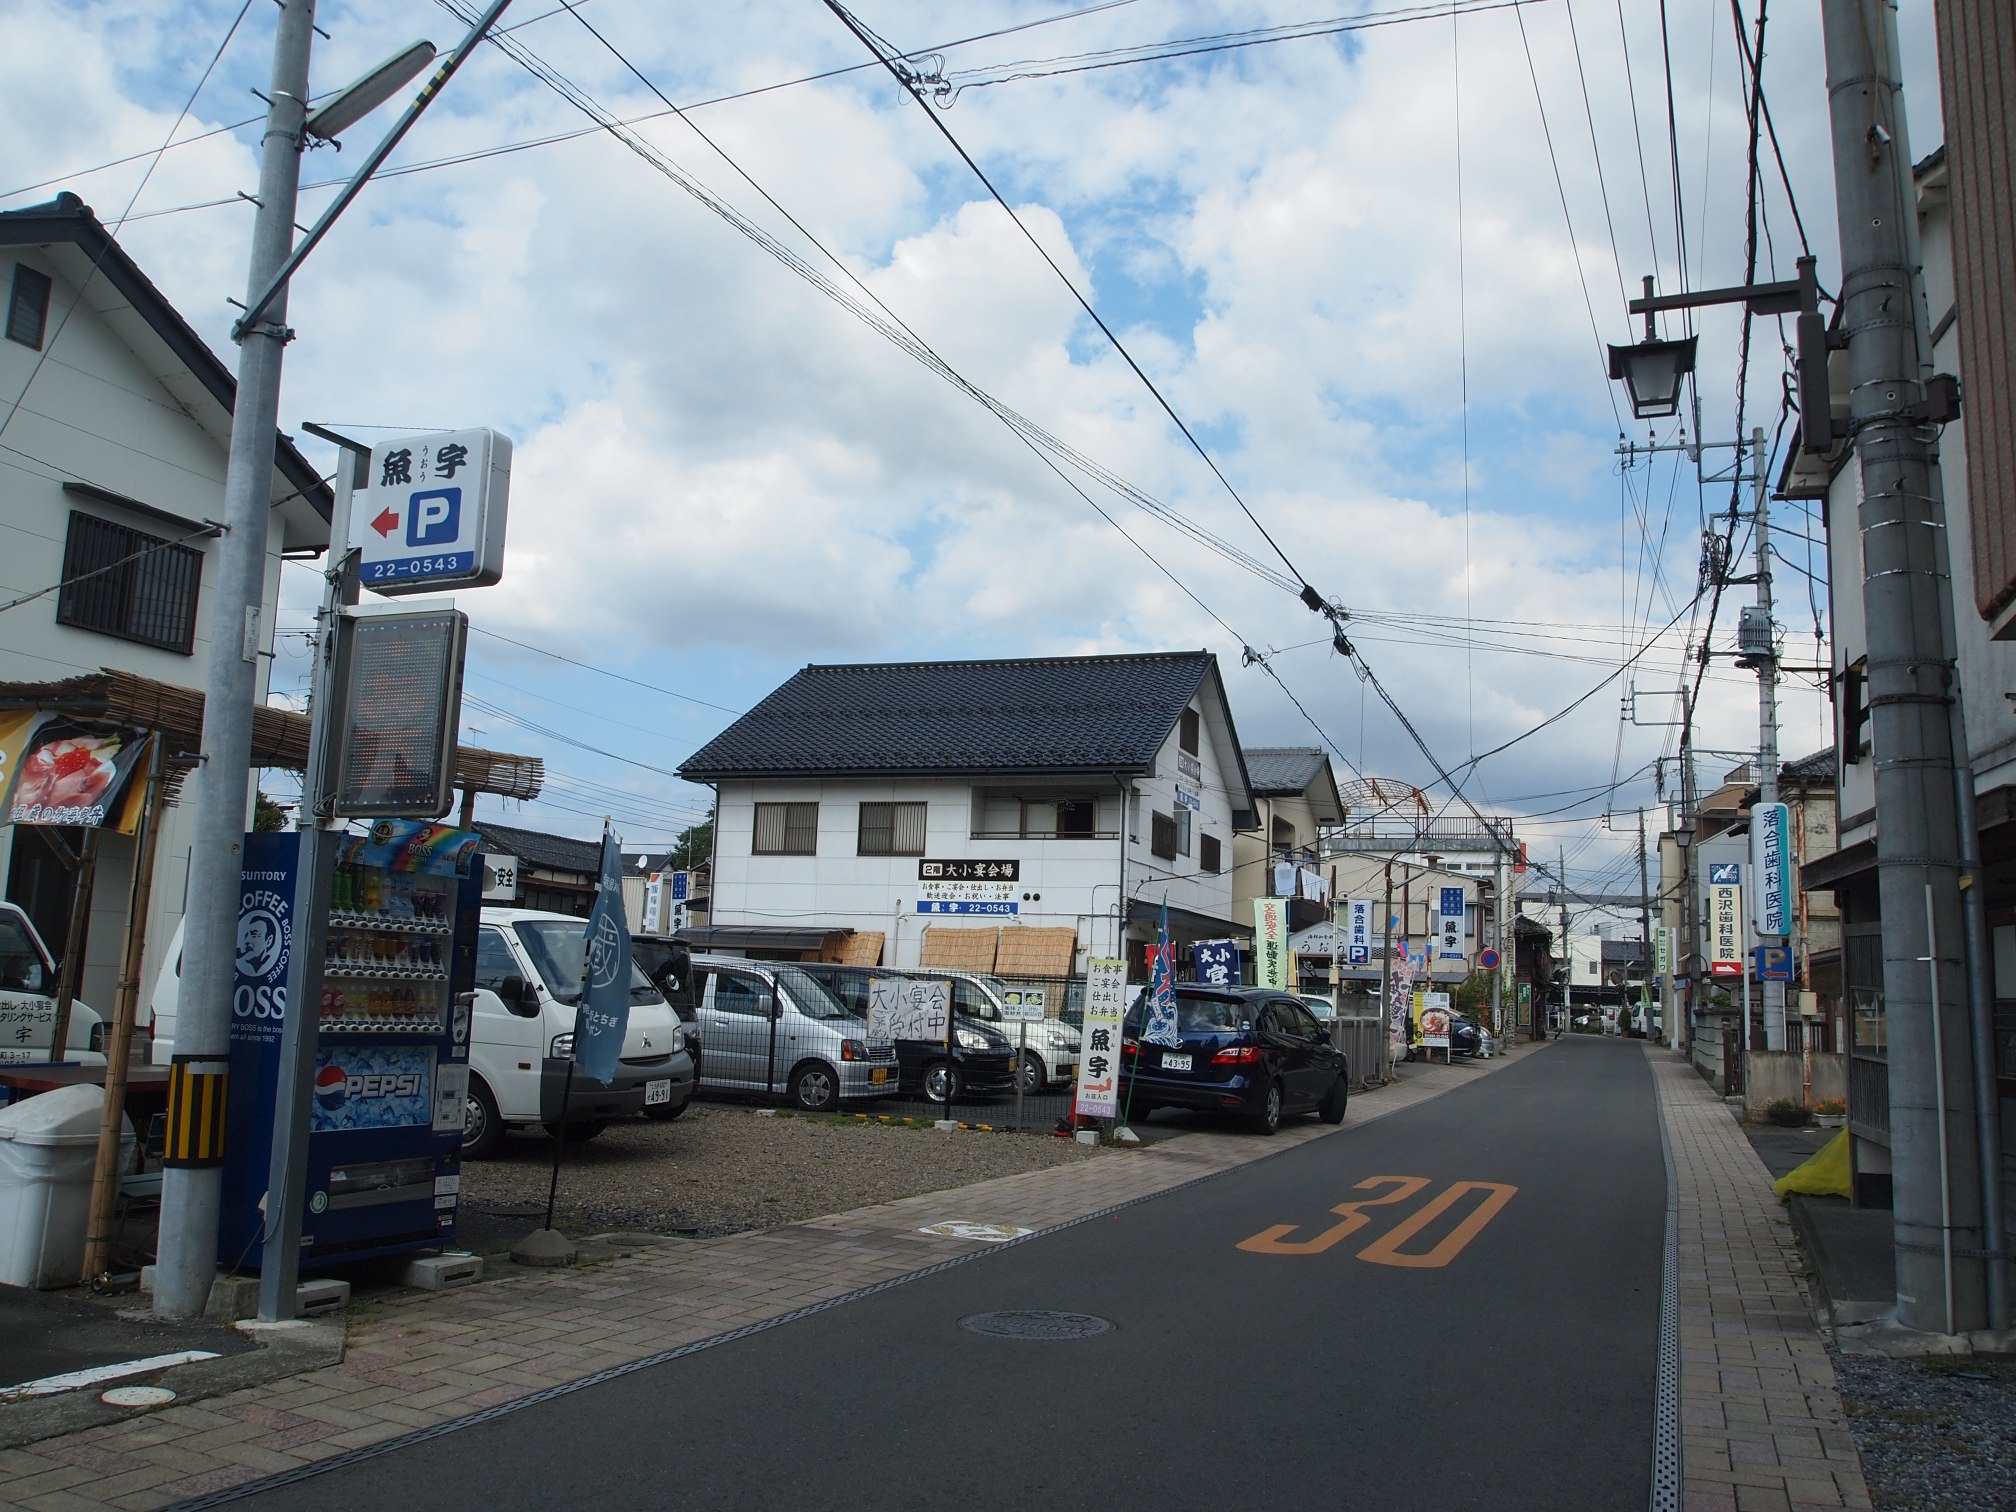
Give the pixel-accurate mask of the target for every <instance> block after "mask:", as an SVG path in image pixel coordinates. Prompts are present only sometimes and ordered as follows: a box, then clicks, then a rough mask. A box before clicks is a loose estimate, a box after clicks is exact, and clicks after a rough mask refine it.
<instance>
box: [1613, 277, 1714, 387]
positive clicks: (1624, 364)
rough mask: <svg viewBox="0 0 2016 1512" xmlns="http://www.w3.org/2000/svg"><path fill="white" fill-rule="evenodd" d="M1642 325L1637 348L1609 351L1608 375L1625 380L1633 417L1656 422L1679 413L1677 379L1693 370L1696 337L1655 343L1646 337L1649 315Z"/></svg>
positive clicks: (1616, 348) (1618, 347) (1649, 322)
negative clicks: (1641, 333) (1643, 333)
mask: <svg viewBox="0 0 2016 1512" xmlns="http://www.w3.org/2000/svg"><path fill="white" fill-rule="evenodd" d="M1647 281H1648V282H1649V281H1650V280H1647ZM1645 324H1646V326H1647V328H1648V334H1647V336H1646V339H1645V340H1643V341H1641V342H1639V343H1638V344H1637V345H1636V346H1628V347H1620V346H1613V347H1611V348H1610V376H1611V377H1612V378H1621V379H1623V380H1624V388H1625V390H1626V392H1628V393H1629V394H1630V396H1631V413H1632V415H1633V416H1634V417H1635V418H1637V419H1639V420H1656V419H1659V418H1660V417H1662V416H1665V415H1677V414H1679V413H1680V380H1681V379H1683V378H1685V377H1686V376H1687V375H1688V374H1689V373H1691V372H1693V371H1694V341H1695V338H1694V337H1692V336H1689V337H1686V338H1685V339H1683V340H1680V341H1658V340H1655V339H1653V337H1652V336H1651V335H1650V334H1649V328H1650V326H1651V324H1652V317H1651V316H1650V315H1647V316H1646V317H1645Z"/></svg>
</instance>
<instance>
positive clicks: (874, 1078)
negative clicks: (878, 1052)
mask: <svg viewBox="0 0 2016 1512" xmlns="http://www.w3.org/2000/svg"><path fill="white" fill-rule="evenodd" d="M888 1084H889V1068H888V1067H887V1066H877V1067H875V1068H874V1069H873V1070H871V1071H870V1072H869V1073H868V1085H869V1086H871V1087H885V1086H887V1085H888Z"/></svg>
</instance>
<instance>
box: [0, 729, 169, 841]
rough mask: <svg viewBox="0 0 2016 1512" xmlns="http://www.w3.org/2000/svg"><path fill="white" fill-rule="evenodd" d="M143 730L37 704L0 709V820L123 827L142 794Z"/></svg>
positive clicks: (136, 814)
mask: <svg viewBox="0 0 2016 1512" xmlns="http://www.w3.org/2000/svg"><path fill="white" fill-rule="evenodd" d="M146 768H147V735H146V732H145V731H142V730H128V729H123V728H121V727H120V726H118V725H108V724H98V723H94V722H93V721H90V720H82V719H72V718H71V717H70V716H69V715H67V714H52V713H49V712H47V711H45V710H41V709H10V710H0V824H62V825H75V826H80V827H82V828H86V829H110V830H117V831H118V832H119V833H120V834H122V835H130V834H132V833H133V832H134V831H135V830H136V829H138V828H139V825H140V809H141V807H142V805H143V804H144V803H145V802H146V792H147V783H146V780H145V779H146Z"/></svg>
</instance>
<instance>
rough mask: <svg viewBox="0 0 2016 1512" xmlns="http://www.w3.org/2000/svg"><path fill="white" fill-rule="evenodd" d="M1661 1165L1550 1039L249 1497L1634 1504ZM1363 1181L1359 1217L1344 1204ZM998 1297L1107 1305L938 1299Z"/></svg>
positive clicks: (1576, 1046) (1519, 1510)
mask: <svg viewBox="0 0 2016 1512" xmlns="http://www.w3.org/2000/svg"><path fill="white" fill-rule="evenodd" d="M1401 1178H1407V1179H1404V1180H1403V1179H1401ZM1464 1183H1474V1184H1476V1185H1467V1186H1466V1185H1462V1184H1464ZM1665 1197H1666V1193H1665V1168H1664V1163H1663V1158H1662V1155H1661V1149H1660V1139H1659V1128H1658V1121H1657V1112H1656V1104H1655V1101H1654V1093H1653V1087H1652V1080H1651V1076H1650V1072H1649V1069H1648V1067H1647V1065H1646V1062H1645V1060H1644V1057H1643V1052H1642V1050H1641V1048H1640V1047H1639V1046H1638V1045H1637V1044H1636V1043H1633V1042H1626V1041H1617V1040H1596V1039H1584V1038H1574V1039H1569V1040H1566V1041H1563V1042H1562V1043H1560V1044H1559V1045H1557V1046H1556V1047H1555V1048H1554V1049H1552V1050H1550V1051H1549V1052H1548V1053H1546V1054H1544V1055H1536V1056H1533V1057H1531V1058H1529V1059H1527V1060H1525V1061H1523V1062H1522V1063H1520V1064H1519V1065H1516V1066H1512V1067H1508V1068H1506V1069H1504V1070H1502V1071H1500V1072H1498V1073H1496V1074H1493V1075H1490V1076H1485V1077H1480V1078H1479V1080H1478V1082H1477V1084H1476V1085H1475V1086H1472V1087H1467V1088H1463V1089H1460V1090H1458V1091H1456V1092H1454V1093H1452V1094H1450V1095H1448V1096H1445V1097H1441V1098H1437V1099H1435V1100H1434V1101H1432V1102H1429V1103H1426V1104H1423V1105H1422V1106H1420V1107H1418V1108H1414V1109H1411V1110H1408V1111H1406V1112H1403V1113H1398V1114H1394V1115H1392V1116H1389V1117H1386V1118H1383V1119H1381V1120H1379V1121H1377V1122H1376V1123H1372V1124H1368V1125H1366V1126H1364V1127H1363V1128H1358V1129H1354V1128H1352V1127H1351V1126H1350V1124H1349V1123H1348V1122H1347V1124H1346V1127H1345V1129H1344V1131H1343V1132H1342V1133H1341V1134H1339V1135H1337V1136H1335V1137H1331V1138H1326V1139H1322V1140H1318V1141H1315V1142H1313V1143H1311V1144H1307V1145H1303V1146H1300V1147H1298V1148H1294V1149H1290V1150H1286V1151H1284V1152H1283V1153H1282V1154H1281V1155H1279V1156H1278V1157H1275V1158H1271V1159H1268V1160H1265V1161H1262V1162H1260V1163H1258V1164H1256V1165H1252V1166H1248V1167H1246V1168H1244V1169H1240V1170H1236V1171H1232V1172H1228V1173H1226V1174H1224V1175H1221V1176H1216V1177H1212V1178H1210V1179H1208V1180H1205V1181H1201V1182H1198V1183H1195V1184H1193V1185H1191V1186H1189V1187H1186V1188H1183V1189H1181V1190H1178V1191H1174V1192H1169V1193H1165V1194H1163V1195H1161V1196H1159V1197H1155V1198H1151V1199H1149V1200H1147V1201H1143V1202H1139V1203H1136V1204H1134V1205H1132V1206H1129V1207H1126V1208H1124V1209H1122V1210H1120V1211H1118V1212H1116V1213H1113V1214H1110V1215H1108V1216H1106V1217H1103V1218H1098V1219H1094V1220H1091V1221H1088V1222H1084V1223H1080V1224H1078V1225H1076V1226H1075V1227H1071V1228H1068V1229H1065V1230H1063V1231H1060V1232H1055V1233H1051V1234H1047V1235H1043V1236H1039V1237H1037V1238H1035V1239H1033V1240H1030V1241H1027V1242H1024V1243H1021V1244H1017V1245H1013V1246H1008V1247H1004V1248H1002V1249H999V1250H994V1251H989V1252H986V1253H984V1254H982V1255H981V1256H980V1257H979V1258H977V1259H975V1260H973V1261H971V1262H970V1263H966V1264H960V1265H956V1266H953V1267H951V1268H948V1269H946V1270H943V1271H941V1272H938V1273H936V1274H934V1275H930V1276H926V1277H924V1278H922V1279H919V1280H916V1281H912V1282H909V1283H906V1284H903V1285H899V1286H895V1287H892V1288H890V1289H888V1290H886V1291H882V1292H878V1293H875V1294H872V1295H868V1296H862V1297H858V1298H855V1299H853V1300H850V1301H845V1302H843V1303H842V1304H840V1305H838V1306H834V1307H832V1308H829V1309H828V1310H825V1311H823V1312H820V1313H817V1314H815V1315H813V1316H810V1317H806V1318H802V1319H799V1320H798V1321H795V1322H792V1323H788V1324H784V1325H781V1326H778V1327H774V1328H770V1329H767V1330H765V1331H762V1332H759V1333H755V1334H752V1335H749V1336H747V1337H744V1338H741V1339H739V1340H737V1341H735V1342H733V1343H729V1344H724V1345H721V1346H718V1347H715V1348H711V1349H707V1350H703V1351H700V1352H698V1353H695V1354H692V1355H688V1356H685V1357H683V1358H680V1359H677V1360H673V1361H670V1362H667V1363H664V1364H660V1365H656V1366H652V1367H649V1368H647V1369H643V1370H639V1371H636V1372H634V1373H631V1374H628V1375H624V1376H621V1377H618V1378H616V1379H613V1380H609V1381H605V1382H602V1383H599V1384H597V1385H594V1386H589V1387H584V1388H582V1389H580V1390H578V1391H573V1392H570V1393H568V1394H565V1395H561V1396H558V1397H555V1398H551V1399H548V1400H546V1401H543V1402H540V1403H538V1404H537V1405H535V1406H531V1407H527V1408H525V1409H523V1410H520V1411H515V1412H511V1413H508V1414H505V1415H502V1416H499V1417H496V1418H492V1419H489V1420H487V1421H479V1422H474V1423H472V1424H470V1425H469V1426H466V1427H462V1428H460V1429H457V1430H455V1431H451V1432H447V1433H444V1434H441V1435H439V1436H436V1437H433V1438H430V1439H427V1440H425V1441H422V1442H419V1443H415V1444H411V1445H408V1446H406V1447H404V1448H400V1449H396V1450H392V1451H389V1452H386V1453H382V1454H378V1455H376V1456H374V1457H371V1458H368V1459H363V1460H360V1461H357V1462H353V1463H349V1464H346V1465H343V1466H341V1467H340V1468H338V1469H335V1470H332V1471H329V1472H326V1473H323V1474H319V1475H315V1476H313V1477H310V1478H308V1479H305V1480H301V1481H298V1482H294V1483H292V1484H289V1485H285V1486H279V1487H274V1488H271V1489H268V1490H265V1491H263V1492H260V1493H258V1494H257V1495H256V1496H255V1497H254V1498H253V1501H252V1504H253V1505H255V1506H257V1507H259V1508H261V1509H269V1508H270V1509H273V1512H279V1509H283V1508H285V1509H297V1508H298V1509H325V1508H326V1509H330V1512H351V1509H353V1508H355V1507H357V1506H360V1505H373V1504H378V1503H381V1502H384V1501H388V1500H393V1499H396V1502H397V1504H398V1505H399V1506H400V1507H401V1509H402V1512H428V1509H435V1508H440V1509H482V1512H517V1509H525V1512H534V1509H537V1512H549V1509H551V1508H553V1507H556V1506H557V1507H631V1506H642V1505H666V1506H680V1507H706V1508H714V1507H722V1508H728V1507H735V1508H752V1507H786V1506H806V1507H841V1508H845V1507H874V1508H876V1509H878V1512H879V1509H895V1508H919V1509H931V1512H943V1509H957V1512H969V1509H977V1508H1003V1509H1007V1508H1014V1509H1028V1508H1053V1507H1054V1508H1080V1507H1082V1508H1088V1509H1089V1508H1098V1509H1101V1512H1131V1509H1137V1508H1139V1509H1147V1508H1158V1509H1163V1508H1193V1507H1194V1508H1223V1507H1251V1506H1263V1505H1281V1506H1303V1507H1334V1506H1338V1505H1342V1504H1349V1505H1354V1506H1360V1507H1368V1508H1380V1509H1385V1508H1396V1509H1402V1508H1404V1509H1421V1512H1453V1509H1462V1508H1479V1509H1492V1512H1525V1509H1531V1512H1561V1509H1564V1508H1572V1509H1576V1512H1600V1509H1607V1508H1618V1509H1624V1508H1631V1509H1633V1512H1636V1509H1639V1508H1642V1507H1643V1506H1644V1505H1645V1502H1646V1497H1647V1492H1648V1488H1649V1485H1650V1475H1651V1462H1652V1430H1653V1408H1654V1402H1653V1393H1654V1380H1655V1365H1656V1349H1657V1343H1658V1328H1659V1290H1660V1262H1661V1250H1660V1246H1661V1243H1662V1240H1663V1232H1664V1216H1665ZM1367 1199H1371V1200H1370V1201H1368V1200H1367ZM1381 1199H1383V1200H1381ZM1354 1200H1355V1201H1358V1202H1361V1203H1365V1206H1364V1207H1363V1208H1362V1209H1360V1210H1358V1211H1357V1213H1356V1214H1355V1218H1356V1220H1357V1221H1356V1223H1355V1226H1354V1217H1353V1215H1352V1214H1350V1213H1347V1214H1345V1215H1343V1216H1340V1215H1339V1214H1338V1213H1337V1212H1335V1211H1334V1205H1335V1204H1340V1203H1346V1202H1351V1201H1354ZM1242 1246H1243V1247H1242ZM1021 1309H1027V1310H1037V1311H1047V1312H1060V1311H1061V1312H1068V1313H1074V1314H1085V1315H1090V1316H1092V1317H1096V1318H1099V1319H1104V1320H1107V1321H1110V1322H1111V1323H1112V1324H1114V1325H1115V1326H1114V1327H1113V1328H1112V1329H1111V1330H1110V1331H1108V1332H1105V1333H1103V1334H1101V1335H1100V1336H1098V1337H1094V1338H1088V1339H1082V1340H1073V1341H1059V1340H1040V1341H1036V1340H1027V1339H1008V1338H999V1337H991V1336H986V1335H982V1334H978V1333H974V1332H971V1331H969V1330H967V1329H965V1328H962V1327H961V1320H962V1319H965V1318H968V1317H969V1316H971V1315H974V1314H981V1313H987V1312H993V1311H999V1310H1021Z"/></svg>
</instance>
